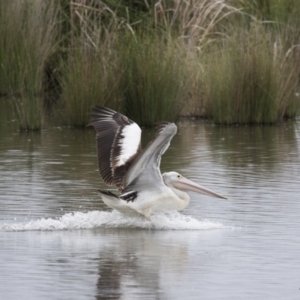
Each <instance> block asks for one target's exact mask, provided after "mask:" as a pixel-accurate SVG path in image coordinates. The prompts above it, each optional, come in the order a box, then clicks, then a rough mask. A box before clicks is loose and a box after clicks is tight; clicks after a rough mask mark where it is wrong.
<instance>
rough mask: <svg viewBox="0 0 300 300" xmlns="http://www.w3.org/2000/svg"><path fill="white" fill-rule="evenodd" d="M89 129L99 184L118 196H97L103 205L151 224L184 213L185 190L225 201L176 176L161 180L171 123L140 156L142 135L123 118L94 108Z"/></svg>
mask: <svg viewBox="0 0 300 300" xmlns="http://www.w3.org/2000/svg"><path fill="white" fill-rule="evenodd" d="M92 116H93V117H94V119H93V120H92V122H91V123H90V124H89V125H91V126H93V127H94V128H95V130H96V132H97V136H96V139H97V150H98V151H97V154H98V166H99V171H100V175H101V177H102V179H103V181H104V182H105V183H106V184H108V185H112V186H116V187H117V188H118V189H119V191H120V195H119V196H117V195H116V194H114V193H112V192H111V191H99V193H100V195H101V197H102V200H103V202H104V203H105V204H106V205H107V206H109V207H111V208H113V209H116V210H118V211H120V212H121V213H123V214H126V215H129V216H137V215H139V216H141V215H142V216H144V217H146V218H148V219H149V218H150V216H151V214H152V213H154V212H158V211H168V210H177V211H181V210H183V209H185V208H186V207H187V206H188V205H189V202H190V197H189V195H188V194H187V193H186V192H185V190H190V191H195V192H198V193H201V194H205V195H209V196H213V197H218V198H223V199H226V198H225V197H223V196H221V195H219V194H217V193H214V192H212V191H210V190H208V189H206V188H204V187H202V186H200V185H198V184H196V183H194V182H192V181H190V180H188V179H186V178H184V177H183V176H181V175H180V174H178V173H177V172H168V173H164V174H161V172H160V159H161V156H162V154H163V153H164V152H165V151H166V150H167V149H168V147H169V145H170V141H171V139H172V138H173V136H174V135H175V134H176V132H177V127H176V125H175V124H174V123H168V122H161V123H159V124H158V126H157V127H156V129H157V131H156V136H155V139H154V140H153V141H151V142H150V143H149V144H148V145H147V147H146V148H145V149H144V150H141V129H140V127H139V126H138V125H137V124H136V123H134V122H133V121H132V120H130V119H128V118H127V117H126V116H124V115H122V114H120V113H117V112H115V111H113V110H111V109H108V108H105V107H99V106H95V107H94V113H93V114H92Z"/></svg>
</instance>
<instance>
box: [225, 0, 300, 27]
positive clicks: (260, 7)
mask: <svg viewBox="0 0 300 300" xmlns="http://www.w3.org/2000/svg"><path fill="white" fill-rule="evenodd" d="M231 2H232V4H233V5H234V6H236V7H239V8H241V9H243V10H244V11H246V12H248V13H249V14H251V15H252V16H254V17H256V18H258V19H261V20H267V21H276V22H287V21H291V20H293V21H296V20H297V19H298V20H299V17H300V10H299V1H298V0H231Z"/></svg>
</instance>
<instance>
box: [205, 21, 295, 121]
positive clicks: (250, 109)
mask: <svg viewBox="0 0 300 300" xmlns="http://www.w3.org/2000/svg"><path fill="white" fill-rule="evenodd" d="M236 41H238V42H236ZM295 58H297V59H296V60H295ZM292 64H294V65H292ZM299 69H300V64H299V47H298V46H297V47H296V46H295V47H293V49H290V50H288V51H287V52H285V51H284V45H282V44H281V43H280V38H279V37H276V38H275V39H274V38H273V37H272V35H271V34H270V33H269V32H267V31H266V30H265V29H264V28H263V27H261V26H256V25H255V26H254V28H252V29H250V30H242V31H241V32H240V33H239V35H238V36H237V37H235V38H234V40H233V41H230V40H227V41H226V42H224V43H222V44H221V46H220V47H219V48H218V49H217V50H216V51H215V52H213V53H211V54H209V55H208V63H207V65H206V67H205V71H204V81H205V86H206V88H207V94H206V96H207V98H208V100H207V103H209V105H208V106H209V107H208V110H209V113H210V115H211V116H212V118H213V120H214V122H216V123H218V124H236V123H238V124H249V123H275V122H277V121H280V120H282V119H283V118H284V117H291V116H295V115H296V114H297V110H298V102H299V101H297V100H296V99H295V97H296V96H295V94H296V89H297V87H298V86H299V81H298V80H299V75H300V72H299Z"/></svg>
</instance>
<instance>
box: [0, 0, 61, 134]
mask: <svg viewBox="0 0 300 300" xmlns="http://www.w3.org/2000/svg"><path fill="white" fill-rule="evenodd" d="M0 6H1V7H0V41H1V43H0V68H1V72H0V74H1V77H0V93H1V94H4V95H10V96H13V97H12V98H11V102H12V104H13V107H14V108H15V112H16V115H17V117H18V120H19V123H20V127H21V128H22V129H40V128H41V126H42V124H43V106H42V101H41V99H42V92H43V80H44V69H45V66H46V63H47V60H48V59H49V57H50V56H51V55H52V54H53V52H54V51H55V47H56V45H57V25H58V23H57V13H58V12H57V8H56V7H55V1H54V0H53V1H52V0H50V1H47V2H45V1H43V0H36V1H34V0H11V1H1V2H0Z"/></svg>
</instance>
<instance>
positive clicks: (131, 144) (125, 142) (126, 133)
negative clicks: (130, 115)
mask: <svg viewBox="0 0 300 300" xmlns="http://www.w3.org/2000/svg"><path fill="white" fill-rule="evenodd" d="M141 134H142V130H141V128H140V127H139V126H138V125H137V124H136V123H133V124H130V125H126V126H125V127H124V128H123V130H122V131H121V133H120V136H123V138H120V139H119V141H118V145H119V146H120V148H121V153H120V156H119V157H118V158H117V162H116V166H117V167H119V166H122V165H124V164H125V163H126V161H127V160H128V159H129V158H131V157H132V156H133V155H134V154H136V152H137V151H138V148H139V145H140V141H141Z"/></svg>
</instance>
